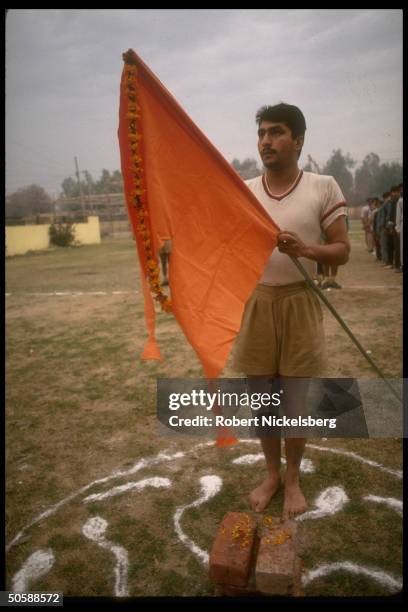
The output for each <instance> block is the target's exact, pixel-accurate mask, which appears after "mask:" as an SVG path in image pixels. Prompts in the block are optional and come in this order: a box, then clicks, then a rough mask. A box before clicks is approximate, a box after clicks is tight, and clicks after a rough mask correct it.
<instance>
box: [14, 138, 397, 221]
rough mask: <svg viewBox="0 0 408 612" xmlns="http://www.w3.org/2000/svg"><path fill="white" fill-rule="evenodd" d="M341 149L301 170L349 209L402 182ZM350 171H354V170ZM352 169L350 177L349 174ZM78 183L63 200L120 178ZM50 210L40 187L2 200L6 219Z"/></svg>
mask: <svg viewBox="0 0 408 612" xmlns="http://www.w3.org/2000/svg"><path fill="white" fill-rule="evenodd" d="M231 164H232V166H233V168H234V169H235V170H236V172H237V173H238V174H239V175H240V176H241V177H242V178H243V179H245V180H246V179H250V178H255V177H256V176H259V175H261V174H262V168H261V167H260V166H259V165H258V162H257V160H256V159H253V158H245V159H243V160H242V161H240V160H239V159H237V158H235V159H233V160H232V162H231ZM356 165H357V164H356V161H355V160H354V159H353V158H352V157H351V156H350V155H349V154H348V153H347V154H344V153H343V152H342V150H341V149H335V150H333V152H332V154H331V156H330V158H329V159H328V160H327V162H326V163H325V164H324V166H322V167H320V166H319V165H318V164H317V162H316V161H315V160H314V159H313V158H312V156H311V155H308V156H307V162H306V164H305V165H304V166H303V170H305V171H307V172H316V173H318V174H329V175H331V176H333V177H334V178H335V179H336V181H337V182H338V184H339V186H340V188H341V190H342V192H343V194H344V197H345V198H346V200H347V202H348V203H349V205H351V206H358V205H361V204H363V203H365V201H366V200H367V198H368V197H371V196H381V195H382V194H383V193H384V192H385V191H388V190H389V188H390V186H391V185H398V184H399V183H401V182H402V174H403V173H402V165H401V164H399V163H396V162H393V163H384V162H381V160H380V157H379V155H377V153H369V154H368V155H366V157H365V158H364V160H363V162H362V163H361V164H360V166H358V167H356ZM354 168H356V169H355V170H354ZM353 170H354V174H353V172H352V171H353ZM83 174H84V179H81V181H80V184H79V183H78V181H77V180H76V179H74V178H72V177H67V178H65V179H64V180H63V181H62V183H61V194H60V196H61V197H63V198H77V197H79V196H80V191H82V195H83V196H84V197H85V198H86V196H87V195H101V194H104V193H122V192H123V179H122V174H121V172H120V170H115V171H113V172H110V171H109V170H106V169H103V170H102V174H101V177H100V178H99V179H98V180H96V181H94V179H93V177H92V175H91V174H90V173H89V172H87V171H85V172H84V173H83ZM53 209H54V202H53V200H52V198H51V197H50V195H49V194H48V193H47V192H46V191H45V189H44V188H43V187H41V186H40V185H29V186H28V187H23V188H21V189H18V190H17V191H15V192H14V193H12V194H11V195H9V196H7V198H6V216H7V217H20V218H22V217H26V216H31V215H35V214H41V213H49V212H52V211H53Z"/></svg>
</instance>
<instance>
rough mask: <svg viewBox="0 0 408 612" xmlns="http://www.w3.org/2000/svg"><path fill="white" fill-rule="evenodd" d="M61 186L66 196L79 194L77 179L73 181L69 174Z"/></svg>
mask: <svg viewBox="0 0 408 612" xmlns="http://www.w3.org/2000/svg"><path fill="white" fill-rule="evenodd" d="M61 187H62V193H63V195H64V196H65V197H66V198H77V197H78V196H79V186H78V181H75V180H74V179H73V178H72V177H71V176H69V177H68V178H66V179H64V180H63V181H62V184H61Z"/></svg>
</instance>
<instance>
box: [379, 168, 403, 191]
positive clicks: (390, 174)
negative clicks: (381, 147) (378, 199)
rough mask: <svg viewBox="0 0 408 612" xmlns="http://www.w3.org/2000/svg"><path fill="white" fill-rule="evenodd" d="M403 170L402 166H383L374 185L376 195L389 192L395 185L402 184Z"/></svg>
mask: <svg viewBox="0 0 408 612" xmlns="http://www.w3.org/2000/svg"><path fill="white" fill-rule="evenodd" d="M402 176H403V170H402V166H401V164H398V163H396V162H393V163H392V164H381V165H380V167H379V171H378V174H377V176H376V179H375V183H374V195H381V194H383V193H384V192H385V191H389V190H390V188H391V187H392V186H393V185H399V184H400V183H402Z"/></svg>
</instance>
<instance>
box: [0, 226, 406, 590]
mask: <svg viewBox="0 0 408 612" xmlns="http://www.w3.org/2000/svg"><path fill="white" fill-rule="evenodd" d="M350 239H351V243H352V255H351V260H350V262H349V263H348V264H347V266H345V267H344V269H343V268H340V271H339V275H338V281H339V282H340V284H342V285H343V289H342V290H341V291H335V290H332V291H331V292H330V293H328V294H327V295H328V297H329V299H330V300H331V301H332V302H333V304H334V305H335V306H336V307H337V309H338V311H339V312H340V314H342V316H343V317H344V318H345V320H346V321H347V323H348V324H349V325H350V327H351V328H352V330H353V331H354V333H355V334H356V335H357V337H358V338H359V340H360V341H361V342H362V344H363V346H364V347H365V348H366V349H369V350H371V356H372V357H373V359H374V360H375V361H376V363H377V364H378V366H379V367H380V368H381V369H383V371H384V372H385V373H386V375H387V376H390V377H400V376H402V346H401V344H402V333H401V329H402V280H401V276H402V275H398V274H394V273H393V272H392V271H390V270H384V269H383V267H382V266H381V265H380V264H378V263H376V262H375V260H374V258H373V257H372V256H371V255H369V254H368V253H367V251H366V249H365V246H364V243H363V235H362V233H361V232H360V231H359V224H358V222H353V224H352V226H351V232H350ZM6 282H7V293H8V295H7V298H6V324H7V329H6V333H7V336H6V356H7V364H6V385H7V392H6V401H7V404H6V434H7V438H6V442H7V445H6V461H7V465H6V477H7V478H6V521H7V526H6V541H7V543H8V544H9V550H8V554H7V579H8V583H7V588H8V589H10V590H11V589H12V586H13V584H14V582H13V580H16V575H17V576H18V577H20V578H21V576H25V577H26V580H27V581H28V582H27V585H28V586H29V588H27V589H26V590H31V591H41V592H48V593H50V592H56V591H62V592H63V593H64V594H65V595H66V596H70V595H71V596H91V595H92V596H95V595H99V596H112V595H114V593H115V573H114V568H115V564H116V563H117V562H118V561H117V559H119V557H120V555H122V557H120V558H121V559H122V561H121V563H122V565H121V566H120V567H121V568H122V569H121V571H122V572H124V574H123V575H124V576H126V583H127V587H128V593H129V594H130V595H131V596H142V595H145V596H162V595H173V596H176V595H183V596H187V595H192V596H194V595H196V596H208V595H212V594H213V588H212V585H211V583H210V581H209V578H208V572H207V569H206V567H205V565H204V564H203V563H202V561H201V560H200V558H199V557H198V555H197V547H198V548H199V549H202V550H203V551H207V552H208V551H209V550H210V547H211V543H212V540H213V537H214V534H215V528H216V525H217V524H218V523H219V521H220V520H221V519H222V517H223V515H224V514H225V513H226V512H227V511H230V510H234V511H247V510H249V505H248V502H247V495H248V493H249V492H250V491H251V489H252V488H253V487H254V485H255V484H256V483H257V482H258V481H259V480H260V479H261V476H262V473H263V467H262V462H258V463H253V464H249V463H248V464H244V465H242V464H236V463H233V460H234V459H237V458H239V457H240V456H242V455H246V454H251V453H252V454H254V453H258V452H259V447H258V446H257V443H256V442H252V443H243V442H242V443H239V444H237V445H234V446H232V447H229V448H227V449H217V448H215V447H214V446H212V445H205V444H202V445H201V446H200V443H202V441H200V440H199V439H189V438H184V437H182V438H180V440H175V439H174V438H165V437H162V436H160V435H159V434H158V433H157V431H156V418H155V410H156V398H155V391H156V378H157V377H199V376H201V375H202V370H201V366H200V364H199V362H198V359H197V357H196V355H195V353H194V351H193V350H192V349H191V347H190V346H189V345H188V343H187V341H186V340H185V338H184V336H183V334H182V332H181V331H180V329H179V328H178V326H177V323H176V322H175V320H174V319H173V317H172V316H171V315H167V314H160V315H158V318H157V337H158V340H159V343H160V348H161V351H162V354H163V356H164V358H165V361H164V362H163V363H158V362H142V361H140V359H139V355H140V352H141V350H142V348H143V345H144V342H145V338H146V332H145V324H144V316H143V300H142V295H141V291H140V286H139V276H138V263H137V259H136V252H135V246H134V242H133V241H132V240H129V241H123V240H116V241H114V240H112V241H107V242H103V243H102V244H101V245H95V246H84V247H80V248H75V249H74V248H73V249H56V250H52V251H47V252H42V253H33V254H28V255H26V256H19V257H14V258H11V259H8V260H7V263H6ZM115 292H116V293H115ZM325 327H326V332H327V337H328V345H329V354H330V363H329V372H328V374H329V375H330V376H345V377H347V376H353V377H356V378H373V377H375V376H376V375H375V373H373V372H372V370H371V369H370V366H369V365H368V364H367V363H366V362H365V360H364V359H363V357H362V356H361V355H360V354H359V353H358V351H357V349H355V347H354V346H353V345H352V343H351V341H350V340H349V339H348V338H347V336H346V335H345V334H344V332H343V331H342V330H341V328H340V326H339V325H338V323H337V322H336V321H335V320H334V319H333V318H332V317H331V315H330V314H329V313H326V314H325ZM224 376H236V373H233V372H232V370H231V368H230V366H229V364H227V366H226V368H225V371H224ZM310 444H311V445H314V446H315V447H317V446H318V447H319V448H314V447H312V446H309V447H308V448H307V451H306V454H305V457H306V458H308V459H310V460H311V462H312V463H313V466H314V468H315V471H314V473H312V474H305V475H304V476H303V486H304V491H305V493H306V496H307V499H308V501H309V504H310V508H311V509H313V508H314V502H315V500H316V498H317V497H318V496H319V494H320V493H321V492H322V491H323V490H325V489H327V488H328V487H334V486H337V487H341V488H342V489H344V492H345V493H346V495H347V498H348V502H347V503H346V504H345V506H344V508H343V509H342V510H340V511H339V512H338V513H336V514H333V515H328V516H325V517H322V518H319V519H310V520H305V521H302V523H301V524H300V539H301V550H302V558H303V561H304V571H305V575H306V574H307V571H309V570H314V569H316V568H319V567H320V566H322V565H323V564H331V563H334V562H339V563H340V562H350V563H352V564H354V565H353V567H354V568H356V567H357V568H360V570H361V568H363V570H364V571H363V570H361V571H360V570H355V571H354V572H352V571H349V570H347V569H344V567H343V569H341V568H340V569H338V570H337V571H333V572H332V573H329V574H327V575H325V576H320V577H316V578H315V579H314V580H310V581H309V582H308V583H307V584H306V586H305V593H306V595H336V596H340V595H386V594H389V593H391V592H393V591H395V590H396V588H397V587H395V583H393V582H392V579H394V580H395V581H398V580H400V578H401V575H402V550H401V547H402V524H401V517H400V515H399V513H398V511H396V510H395V509H394V508H392V507H390V506H388V505H386V504H384V503H378V502H373V501H368V500H366V499H364V498H365V497H366V496H368V495H375V496H377V497H381V498H394V499H397V500H400V499H401V497H402V481H401V478H400V477H399V474H398V473H397V472H396V471H398V470H401V466H402V443H401V440H399V439H371V440H353V439H347V440H343V439H331V440H326V441H324V440H317V439H316V440H310ZM325 449H331V450H332V451H336V450H339V451H347V452H349V453H356V454H357V455H358V456H359V457H360V458H362V459H364V460H371V461H372V462H375V463H371V464H370V463H367V462H364V461H362V460H361V459H358V458H356V456H355V455H351V454H348V455H347V454H344V453H343V454H337V453H335V452H329V451H325ZM163 451H166V452H167V455H163V454H162V455H159V453H160V452H163ZM176 453H179V455H178V456H175V457H173V455H175V454H176ZM141 460H144V461H142V462H141ZM384 468H386V469H388V470H391V472H390V471H384ZM392 470H394V471H392ZM208 475H212V476H218V477H219V478H220V479H222V488H221V490H220V492H219V493H218V495H215V496H213V497H211V498H210V499H208V501H206V502H205V503H202V504H201V505H197V507H187V508H186V509H185V511H184V512H182V517H181V519H180V523H179V527H180V529H181V530H182V532H183V533H184V534H185V538H188V539H185V538H184V542H183V538H181V537H180V531H177V524H178V523H177V521H176V523H177V524H175V519H174V515H175V513H176V511H177V509H180V512H181V508H182V507H183V506H188V505H190V504H191V503H192V502H194V500H197V499H198V498H199V497H200V495H202V492H201V490H200V478H201V477H203V476H208ZM150 478H161V479H167V481H164V480H162V481H160V483H161V484H160V485H157V486H154V485H152V484H151V483H152V482H156V483H157V482H159V481H148V483H147V484H146V483H145V485H146V486H145V488H141V487H142V486H144V485H138V486H139V487H140V488H139V489H138V488H137V487H136V488H128V489H127V490H125V489H122V490H120V491H118V490H117V491H116V493H117V494H116V495H112V496H110V497H106V498H104V499H100V500H97V499H96V500H90V501H87V502H84V499H85V498H86V497H87V496H89V495H93V494H98V493H104V492H108V491H110V490H111V489H112V488H114V487H118V486H122V485H126V483H130V482H133V483H134V482H138V481H142V480H145V479H150ZM149 483H150V484H149ZM166 483H167V484H166ZM281 508H282V494H279V495H278V496H277V498H276V499H274V500H273V502H272V503H271V505H270V507H269V508H268V513H269V514H271V515H278V514H279V513H280V511H281ZM97 516H98V517H101V518H103V519H104V520H105V521H107V524H106V525H105V526H106V531H105V532H104V536H103V537H105V539H104V540H101V539H99V540H92V539H89V537H86V535H84V532H83V527H84V525H86V524H88V525H89V524H90V523H88V521H89V520H90V519H93V518H94V517H97ZM16 536H17V538H16ZM95 537H96V536H95ZM101 537H102V536H101ZM109 543H112V544H114V545H115V546H116V547H119V548H116V549H112V548H110V546H111V545H110V544H109ZM194 546H195V547H196V548H194ZM118 550H119V551H122V552H121V553H120V552H118ZM38 551H49V555H50V554H51V552H50V551H52V555H53V562H52V563H51V562H50V564H51V565H52V567H50V569H49V571H46V570H45V569H44V572H43V574H41V572H39V573H38V574H37V575H36V576H35V577H33V578H32V580H31V582H30V578H29V575H30V567H32V566H33V565H35V563H34V562H33V561H32V560H31V562H29V563H28V565H27V560H29V558H30V556H31V555H33V554H34V553H36V552H38ZM115 551H116V552H115ZM194 551H195V552H194ZM118 555H119V556H118ZM123 559H125V560H123ZM24 564H26V565H24ZM23 566H24V567H23ZM21 568H23V571H20V570H21ZM37 569H38V568H37ZM19 571H20V574H17V573H18V572H19ZM364 572H365V573H364ZM367 572H368V573H367ZM375 572H377V573H375ZM378 572H382V573H383V574H381V575H380V574H379V573H378ZM384 573H385V574H386V575H387V576H389V577H391V582H390V580H388V582H387V579H384ZM393 584H394V586H392V585H393ZM390 585H391V586H390Z"/></svg>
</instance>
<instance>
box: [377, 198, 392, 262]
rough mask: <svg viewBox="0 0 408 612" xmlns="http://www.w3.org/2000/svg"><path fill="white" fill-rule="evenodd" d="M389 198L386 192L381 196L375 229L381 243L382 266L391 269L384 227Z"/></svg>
mask: <svg viewBox="0 0 408 612" xmlns="http://www.w3.org/2000/svg"><path fill="white" fill-rule="evenodd" d="M389 196H390V192H389V191H386V192H385V193H383V195H382V198H383V203H382V205H381V207H380V209H379V211H378V213H377V227H378V230H379V234H380V241H381V260H382V263H383V266H385V267H386V268H390V267H391V264H390V258H389V249H388V230H387V227H386V224H387V209H388V202H389Z"/></svg>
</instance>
